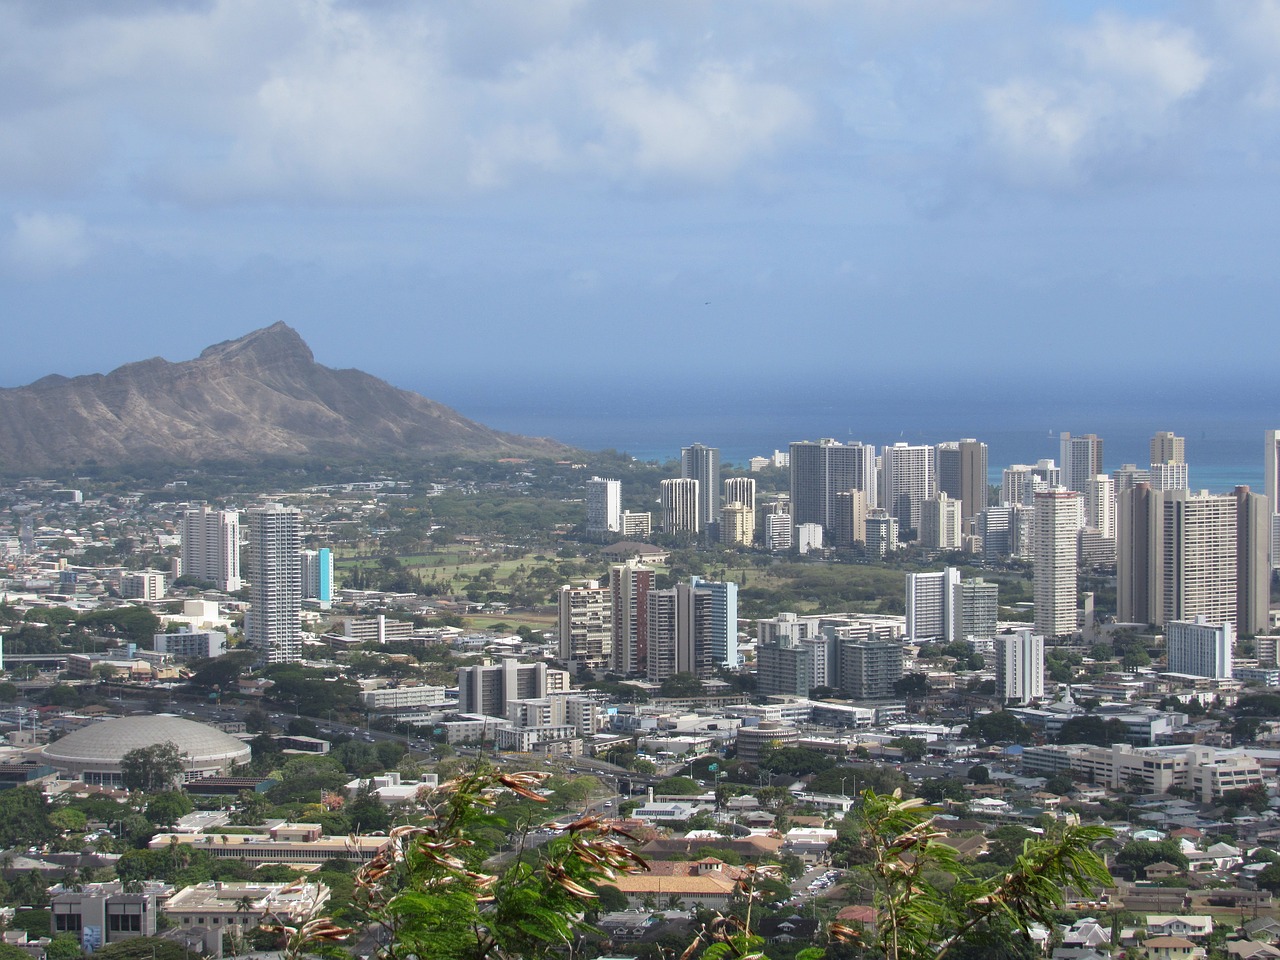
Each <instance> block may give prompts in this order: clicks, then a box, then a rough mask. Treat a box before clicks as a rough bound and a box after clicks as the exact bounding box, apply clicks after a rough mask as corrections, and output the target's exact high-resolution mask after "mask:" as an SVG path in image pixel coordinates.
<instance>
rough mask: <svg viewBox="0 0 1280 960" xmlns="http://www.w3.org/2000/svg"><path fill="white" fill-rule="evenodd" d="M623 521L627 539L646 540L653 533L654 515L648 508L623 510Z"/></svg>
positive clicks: (624, 534)
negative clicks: (643, 509)
mask: <svg viewBox="0 0 1280 960" xmlns="http://www.w3.org/2000/svg"><path fill="white" fill-rule="evenodd" d="M621 522H622V531H621V533H622V536H623V539H625V540H644V539H646V538H647V537H649V536H651V535H652V534H653V515H652V514H651V513H649V512H648V511H647V510H645V511H636V512H633V511H631V510H623V511H622V521H621Z"/></svg>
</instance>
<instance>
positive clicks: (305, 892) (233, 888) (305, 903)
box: [162, 881, 329, 932]
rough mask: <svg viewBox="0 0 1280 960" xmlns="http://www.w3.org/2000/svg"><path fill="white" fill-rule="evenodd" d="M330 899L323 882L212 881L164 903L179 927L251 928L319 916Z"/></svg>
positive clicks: (199, 884)
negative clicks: (263, 924)
mask: <svg viewBox="0 0 1280 960" xmlns="http://www.w3.org/2000/svg"><path fill="white" fill-rule="evenodd" d="M328 902H329V888H328V887H327V886H325V885H324V884H323V883H312V882H309V883H247V882H244V883H242V882H223V881H209V882H207V883H198V884H196V885H195V886H191V887H186V888H184V889H182V890H180V891H178V892H177V893H175V894H174V895H173V896H172V897H170V898H169V900H168V901H167V902H166V903H165V904H164V906H163V908H162V909H163V912H164V914H165V916H167V917H168V918H169V919H170V921H172V922H173V924H174V925H175V926H178V927H209V928H215V929H217V928H221V929H222V930H223V931H224V932H232V931H240V932H243V931H246V930H252V929H253V928H254V927H257V926H258V925H259V924H261V923H262V922H264V921H269V922H271V923H286V924H297V923H298V922H300V921H306V920H308V919H310V918H311V917H313V916H316V915H318V914H319V913H320V911H321V910H322V909H323V908H324V905H325V904H326V903H328Z"/></svg>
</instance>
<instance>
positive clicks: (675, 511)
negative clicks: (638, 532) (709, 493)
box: [661, 477, 703, 533]
mask: <svg viewBox="0 0 1280 960" xmlns="http://www.w3.org/2000/svg"><path fill="white" fill-rule="evenodd" d="M661 501H662V529H663V532H665V533H701V532H702V526H703V519H702V493H701V484H699V482H698V481H697V480H695V479H692V478H684V477H682V478H679V479H673V480H663V481H662V483H661Z"/></svg>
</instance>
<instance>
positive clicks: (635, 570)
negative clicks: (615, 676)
mask: <svg viewBox="0 0 1280 960" xmlns="http://www.w3.org/2000/svg"><path fill="white" fill-rule="evenodd" d="M654 575H655V574H654V570H653V568H652V567H646V566H645V565H644V564H642V563H637V562H635V561H629V562H627V563H618V564H614V565H613V566H612V567H610V568H609V597H610V602H611V606H612V613H611V616H612V620H613V669H614V672H615V673H620V674H622V675H623V676H628V675H630V674H634V673H643V672H644V671H645V669H646V667H647V665H648V643H649V628H648V618H649V591H650V590H652V589H653V578H654Z"/></svg>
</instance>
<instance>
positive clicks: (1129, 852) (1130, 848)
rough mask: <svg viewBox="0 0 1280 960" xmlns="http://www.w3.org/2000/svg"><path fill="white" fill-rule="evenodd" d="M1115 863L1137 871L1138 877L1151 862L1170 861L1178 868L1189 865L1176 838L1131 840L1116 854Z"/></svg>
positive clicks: (1182, 868)
mask: <svg viewBox="0 0 1280 960" xmlns="http://www.w3.org/2000/svg"><path fill="white" fill-rule="evenodd" d="M1116 863H1118V864H1120V865H1122V866H1126V867H1130V868H1132V869H1133V870H1135V871H1137V873H1138V875H1139V877H1140V878H1145V877H1146V875H1147V872H1146V871H1147V867H1149V866H1151V864H1153V863H1172V864H1173V865H1174V866H1175V867H1177V868H1178V869H1179V870H1186V869H1187V868H1188V866H1189V865H1190V861H1188V860H1187V855H1186V854H1184V853H1183V852H1182V848H1181V847H1180V846H1179V845H1178V841H1177V840H1131V841H1129V842H1128V843H1126V844H1125V845H1124V847H1123V848H1122V849H1121V850H1120V852H1119V853H1117V854H1116Z"/></svg>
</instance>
